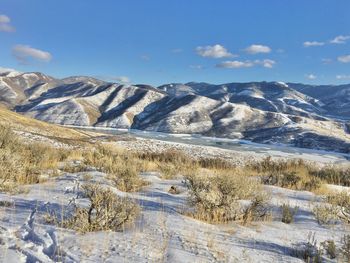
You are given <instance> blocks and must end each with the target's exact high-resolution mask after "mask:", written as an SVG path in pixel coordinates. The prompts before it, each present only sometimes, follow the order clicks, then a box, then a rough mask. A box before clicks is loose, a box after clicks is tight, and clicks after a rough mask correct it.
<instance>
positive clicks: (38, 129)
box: [0, 106, 90, 140]
mask: <svg viewBox="0 0 350 263" xmlns="http://www.w3.org/2000/svg"><path fill="white" fill-rule="evenodd" d="M0 125H2V126H8V127H11V128H12V129H13V130H19V131H26V132H31V133H35V134H39V135H43V136H51V137H57V138H66V139H74V140H77V139H78V140H79V139H86V138H89V137H90V135H89V133H87V132H82V131H76V130H73V129H68V128H64V127H61V126H58V125H53V124H49V123H46V122H43V121H39V120H35V119H32V118H28V117H26V116H23V115H20V114H18V113H15V112H12V111H9V110H7V109H5V108H3V107H1V106H0Z"/></svg>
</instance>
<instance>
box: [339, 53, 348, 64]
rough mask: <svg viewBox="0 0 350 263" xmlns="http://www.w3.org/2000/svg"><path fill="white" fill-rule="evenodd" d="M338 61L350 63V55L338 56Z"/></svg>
mask: <svg viewBox="0 0 350 263" xmlns="http://www.w3.org/2000/svg"><path fill="white" fill-rule="evenodd" d="M338 61H339V62H341V63H350V55H345V56H340V57H338Z"/></svg>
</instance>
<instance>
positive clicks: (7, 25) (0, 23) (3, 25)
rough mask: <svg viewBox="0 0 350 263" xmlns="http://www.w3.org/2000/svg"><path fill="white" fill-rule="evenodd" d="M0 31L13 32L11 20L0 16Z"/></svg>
mask: <svg viewBox="0 0 350 263" xmlns="http://www.w3.org/2000/svg"><path fill="white" fill-rule="evenodd" d="M0 31H3V32H15V31H16V29H15V27H14V26H12V25H11V19H10V18H9V17H8V16H6V15H0Z"/></svg>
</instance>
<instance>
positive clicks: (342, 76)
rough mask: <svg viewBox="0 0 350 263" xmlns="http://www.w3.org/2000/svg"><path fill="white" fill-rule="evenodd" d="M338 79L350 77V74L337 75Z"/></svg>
mask: <svg viewBox="0 0 350 263" xmlns="http://www.w3.org/2000/svg"><path fill="white" fill-rule="evenodd" d="M335 78H336V79H350V75H337V76H335Z"/></svg>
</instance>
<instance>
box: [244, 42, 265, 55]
mask: <svg viewBox="0 0 350 263" xmlns="http://www.w3.org/2000/svg"><path fill="white" fill-rule="evenodd" d="M244 50H245V52H247V53H249V54H258V53H270V52H271V48H270V47H268V46H264V45H256V44H254V45H251V46H249V47H247V48H246V49H244Z"/></svg>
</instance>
